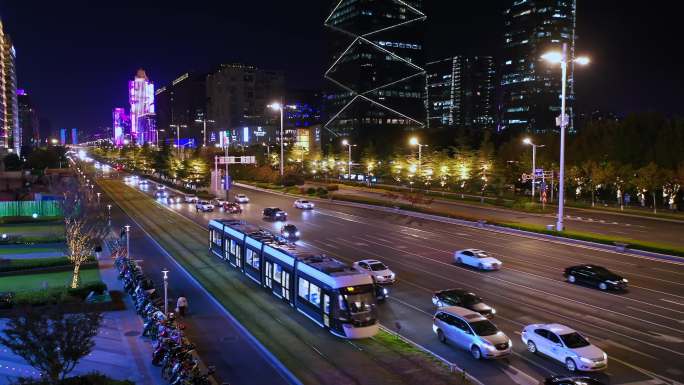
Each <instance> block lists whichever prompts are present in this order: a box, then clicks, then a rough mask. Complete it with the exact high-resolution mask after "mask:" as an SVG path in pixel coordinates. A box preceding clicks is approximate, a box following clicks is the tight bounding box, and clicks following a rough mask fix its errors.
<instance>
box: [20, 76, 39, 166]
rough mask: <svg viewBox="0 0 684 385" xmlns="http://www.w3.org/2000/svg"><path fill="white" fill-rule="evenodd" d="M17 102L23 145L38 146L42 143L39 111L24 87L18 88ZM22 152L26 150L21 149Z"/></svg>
mask: <svg viewBox="0 0 684 385" xmlns="http://www.w3.org/2000/svg"><path fill="white" fill-rule="evenodd" d="M17 104H18V105H19V127H21V134H22V139H21V142H22V146H23V147H24V148H26V147H29V148H30V147H36V146H38V145H39V143H40V131H39V128H40V127H39V125H38V113H37V112H36V108H35V107H34V106H33V103H32V101H31V97H30V96H29V94H28V92H26V91H25V90H23V89H18V90H17ZM21 152H22V154H23V153H24V152H25V151H24V150H22V151H21Z"/></svg>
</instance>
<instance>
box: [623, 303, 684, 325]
mask: <svg viewBox="0 0 684 385" xmlns="http://www.w3.org/2000/svg"><path fill="white" fill-rule="evenodd" d="M627 308H628V309H632V310H636V311H640V312H642V313H648V314H650V315H654V316H656V317H662V318H665V319H669V320H670V321H674V322H679V323H684V320H681V319H677V318H672V317H666V316H664V315H662V314H658V313H652V312H650V311H646V310H642V309H639V308H637V307H633V306H627Z"/></svg>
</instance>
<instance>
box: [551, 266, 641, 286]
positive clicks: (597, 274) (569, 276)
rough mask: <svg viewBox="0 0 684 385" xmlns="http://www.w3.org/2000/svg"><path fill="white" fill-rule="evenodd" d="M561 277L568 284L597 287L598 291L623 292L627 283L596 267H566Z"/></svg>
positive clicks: (603, 268)
mask: <svg viewBox="0 0 684 385" xmlns="http://www.w3.org/2000/svg"><path fill="white" fill-rule="evenodd" d="M563 276H564V277H565V279H566V280H567V281H568V282H570V283H583V284H587V285H591V286H595V287H598V288H599V289H600V290H609V289H610V290H625V289H627V283H628V282H629V281H627V279H625V278H623V277H621V276H619V275H617V274H615V273H613V272H611V271H610V270H608V269H606V268H605V267H601V266H596V265H580V266H572V267H568V268H567V269H565V272H564V273H563Z"/></svg>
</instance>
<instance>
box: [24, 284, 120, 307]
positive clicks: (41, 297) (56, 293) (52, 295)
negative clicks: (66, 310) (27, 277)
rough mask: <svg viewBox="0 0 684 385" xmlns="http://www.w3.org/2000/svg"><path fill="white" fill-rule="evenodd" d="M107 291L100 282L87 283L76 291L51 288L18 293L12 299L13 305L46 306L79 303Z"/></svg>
mask: <svg viewBox="0 0 684 385" xmlns="http://www.w3.org/2000/svg"><path fill="white" fill-rule="evenodd" d="M106 290H107V285H106V284H105V283H104V282H102V281H100V282H89V283H86V284H84V285H81V286H80V287H78V288H76V289H71V288H67V287H53V288H48V289H41V290H31V291H20V292H17V293H16V294H15V295H14V298H13V299H12V304H13V305H48V304H59V305H63V304H68V303H80V302H83V300H84V299H85V298H86V297H87V296H88V294H90V292H91V291H94V292H95V293H96V294H103V293H104V292H105V291H106Z"/></svg>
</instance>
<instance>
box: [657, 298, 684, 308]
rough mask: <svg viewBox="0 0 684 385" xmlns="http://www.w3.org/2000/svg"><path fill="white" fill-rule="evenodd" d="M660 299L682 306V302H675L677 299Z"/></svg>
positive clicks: (683, 304)
mask: <svg viewBox="0 0 684 385" xmlns="http://www.w3.org/2000/svg"><path fill="white" fill-rule="evenodd" d="M660 300H661V301H665V302H669V303H673V304H675V305H679V306H684V303H681V302H677V301H672V300H669V299H667V298H661V299H660Z"/></svg>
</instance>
